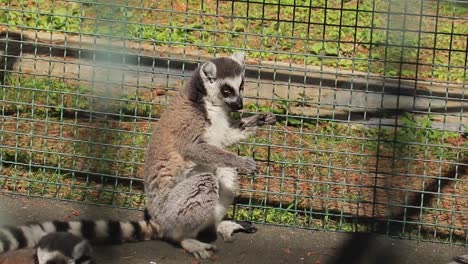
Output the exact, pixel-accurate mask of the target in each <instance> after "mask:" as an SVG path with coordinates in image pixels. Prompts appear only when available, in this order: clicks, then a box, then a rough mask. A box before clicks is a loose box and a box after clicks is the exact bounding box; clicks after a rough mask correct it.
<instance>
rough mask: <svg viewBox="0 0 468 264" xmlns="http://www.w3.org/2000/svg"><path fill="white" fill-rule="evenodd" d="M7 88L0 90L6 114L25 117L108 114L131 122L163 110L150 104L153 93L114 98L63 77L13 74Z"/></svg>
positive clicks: (137, 93)
mask: <svg viewBox="0 0 468 264" xmlns="http://www.w3.org/2000/svg"><path fill="white" fill-rule="evenodd" d="M6 83H7V84H8V85H7V86H4V87H1V88H0V98H1V99H2V101H4V102H5V103H4V104H3V114H6V115H9V114H17V115H19V116H22V117H29V118H31V117H33V116H39V117H41V116H42V117H60V116H69V117H70V116H75V115H87V114H89V113H88V112H90V111H91V112H92V111H96V112H104V113H106V114H108V115H110V116H111V117H113V118H115V119H120V120H128V119H129V118H130V119H131V118H133V117H134V116H135V115H136V116H149V115H150V114H151V113H153V116H157V114H158V113H159V112H160V110H161V109H162V106H161V105H157V104H154V103H152V102H151V101H148V100H149V98H151V92H150V91H146V92H141V91H140V92H139V91H137V92H134V93H131V94H125V95H119V96H114V97H111V98H109V97H106V98H105V97H103V96H102V95H99V94H98V93H94V92H93V89H92V88H91V87H87V86H84V85H78V84H74V83H66V82H64V80H61V79H59V78H30V77H25V76H21V75H17V74H13V75H9V76H8V79H7V81H6Z"/></svg>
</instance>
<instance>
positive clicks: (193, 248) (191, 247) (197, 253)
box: [180, 239, 216, 259]
mask: <svg viewBox="0 0 468 264" xmlns="http://www.w3.org/2000/svg"><path fill="white" fill-rule="evenodd" d="M180 245H181V246H182V248H183V249H185V250H186V251H188V252H190V253H192V254H193V256H194V257H195V258H196V259H208V258H210V257H211V256H212V255H213V253H214V252H215V251H216V246H214V245H211V244H207V243H203V242H200V241H198V240H195V239H184V240H182V242H180Z"/></svg>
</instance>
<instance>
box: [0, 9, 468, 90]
mask: <svg viewBox="0 0 468 264" xmlns="http://www.w3.org/2000/svg"><path fill="white" fill-rule="evenodd" d="M294 2H295V3H296V7H294V6H292V4H294ZM54 3H55V4H54ZM106 3H108V2H107V1H106V2H105V1H97V0H96V1H89V2H87V3H86V4H82V5H79V4H77V3H67V2H64V1H55V2H52V1H48V0H42V1H36V2H34V1H17V2H16V1H6V0H3V1H0V8H2V10H0V22H1V23H7V24H9V25H12V26H13V25H17V26H21V27H27V28H31V29H33V28H38V29H40V30H46V31H66V32H70V33H92V34H97V35H103V36H120V37H127V38H130V39H134V40H147V41H151V42H153V43H155V44H156V45H160V46H181V47H182V46H186V47H188V48H187V50H186V52H193V50H194V48H195V49H200V50H201V51H202V52H207V53H212V52H214V51H216V52H221V53H223V52H232V51H234V50H239V49H245V50H247V51H248V56H249V57H250V58H258V59H262V60H280V61H286V62H289V61H291V60H292V61H294V62H296V63H299V64H304V63H307V64H308V65H324V66H330V67H336V68H341V69H356V70H361V71H366V72H373V73H380V74H383V75H386V76H403V77H408V78H418V79H431V78H432V79H436V80H447V81H452V82H463V81H465V80H466V77H467V76H466V69H464V67H465V64H466V63H465V60H466V58H465V51H466V48H467V47H466V34H468V12H465V11H466V10H467V7H466V6H465V5H463V4H457V5H455V4H454V3H450V2H440V3H439V4H438V5H437V4H436V2H430V1H423V5H424V14H425V15H427V16H425V17H423V18H422V19H420V18H419V17H418V16H408V17H407V18H406V20H405V19H404V18H403V17H402V16H398V15H391V16H387V14H386V13H385V12H387V11H388V10H389V8H390V9H391V10H392V12H404V11H405V8H406V12H408V13H418V12H420V11H419V10H420V6H419V5H420V1H409V4H408V6H407V7H405V6H404V4H402V3H404V2H399V1H387V0H363V1H359V3H360V4H359V6H357V4H356V3H357V1H348V2H347V3H344V4H343V11H340V10H339V9H340V8H341V5H342V1H325V0H316V1H311V3H312V5H313V7H312V8H309V1H281V4H283V6H282V7H281V8H280V9H279V8H278V5H276V3H278V1H277V0H271V1H266V3H270V4H266V5H263V4H261V1H259V2H250V3H247V2H242V1H235V2H230V1H221V2H218V1H201V0H187V1H185V2H172V1H157V2H154V1H135V0H130V1H125V2H124V1H114V4H115V5H114V6H108V5H106ZM325 7H326V8H327V9H324V8H325ZM332 8H334V9H332ZM325 10H326V11H325ZM371 11H375V12H376V13H375V15H373V13H372V12H371ZM437 12H438V13H439V15H441V16H454V17H459V18H462V19H455V20H451V19H448V18H439V19H438V20H436V19H435V18H434V17H432V16H431V15H435V14H437ZM278 16H279V17H278ZM278 18H279V20H278ZM309 20H310V21H309ZM309 22H310V23H311V24H309ZM340 23H341V27H340V26H339V25H340ZM325 24H326V25H325ZM420 24H421V30H422V31H423V32H427V33H421V34H419V33H418V32H413V31H407V32H405V33H403V32H402V31H398V30H390V31H387V30H386V29H385V28H387V27H390V28H394V29H402V28H406V29H408V30H416V31H419V28H420ZM324 25H325V26H324ZM451 34H455V35H452V36H451ZM402 45H404V46H405V47H404V48H402V47H401V46H402ZM419 47H421V48H419ZM435 48H437V50H435ZM449 50H451V51H449ZM416 62H418V63H420V64H421V65H420V66H419V67H418V68H417V67H416V66H415V65H416V64H415V63H416ZM433 63H434V64H436V66H434V67H431V66H430V65H431V64H433ZM422 64H428V65H422Z"/></svg>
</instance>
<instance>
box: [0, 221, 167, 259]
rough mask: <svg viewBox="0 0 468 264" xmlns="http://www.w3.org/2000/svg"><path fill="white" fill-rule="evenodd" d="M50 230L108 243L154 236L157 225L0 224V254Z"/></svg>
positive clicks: (27, 244)
mask: <svg viewBox="0 0 468 264" xmlns="http://www.w3.org/2000/svg"><path fill="white" fill-rule="evenodd" d="M54 232H68V233H71V234H74V235H76V236H78V237H82V238H85V239H87V240H90V241H102V242H108V243H122V242H133V241H143V240H151V239H157V238H158V234H157V233H158V228H157V225H156V224H154V223H153V222H150V221H115V220H108V221H106V220H97V221H89V220H81V221H70V222H62V221H52V222H44V223H40V224H29V225H22V226H17V227H16V226H5V227H1V228H0V254H1V253H3V252H7V251H11V250H16V249H21V248H32V247H35V246H37V243H38V242H39V240H40V239H41V238H42V237H43V236H45V235H47V234H50V233H54Z"/></svg>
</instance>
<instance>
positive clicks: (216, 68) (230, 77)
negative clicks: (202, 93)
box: [200, 52, 244, 111]
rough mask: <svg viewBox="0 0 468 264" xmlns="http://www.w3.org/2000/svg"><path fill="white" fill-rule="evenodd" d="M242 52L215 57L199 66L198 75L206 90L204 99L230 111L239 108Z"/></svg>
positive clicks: (242, 87) (241, 89)
mask: <svg viewBox="0 0 468 264" xmlns="http://www.w3.org/2000/svg"><path fill="white" fill-rule="evenodd" d="M243 64H244V53H242V52H238V53H234V54H233V55H232V56H231V57H223V58H216V59H213V60H210V61H207V62H205V63H203V65H201V66H200V77H201V80H202V82H203V86H204V88H205V90H206V100H208V101H209V102H210V103H212V104H213V105H216V106H223V107H226V108H227V109H228V110H230V111H238V110H241V109H242V107H243V106H244V105H243V100H242V94H241V93H242V91H243V89H244V69H243V66H242V65H243Z"/></svg>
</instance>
